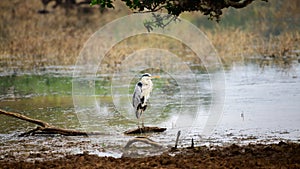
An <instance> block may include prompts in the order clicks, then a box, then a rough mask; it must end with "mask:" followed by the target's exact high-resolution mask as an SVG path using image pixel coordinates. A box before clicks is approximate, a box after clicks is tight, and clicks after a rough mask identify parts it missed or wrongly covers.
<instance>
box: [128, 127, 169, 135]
mask: <svg viewBox="0 0 300 169" xmlns="http://www.w3.org/2000/svg"><path fill="white" fill-rule="evenodd" d="M166 130H167V128H160V127H146V126H144V127H140V128H136V129H131V130H128V131H125V132H124V134H143V133H159V132H164V131H166Z"/></svg>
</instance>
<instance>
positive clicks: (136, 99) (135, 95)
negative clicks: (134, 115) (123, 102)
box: [132, 82, 143, 110]
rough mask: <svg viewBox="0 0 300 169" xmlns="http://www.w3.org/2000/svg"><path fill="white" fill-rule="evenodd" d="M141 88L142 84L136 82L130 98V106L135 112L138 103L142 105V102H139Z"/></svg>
mask: <svg viewBox="0 0 300 169" xmlns="http://www.w3.org/2000/svg"><path fill="white" fill-rule="evenodd" d="M142 86H143V84H142V83H141V82H138V83H137V84H136V85H135V88H134V92H133V96H132V105H133V107H134V109H135V110H137V107H138V105H139V104H140V103H142V100H141V94H142Z"/></svg>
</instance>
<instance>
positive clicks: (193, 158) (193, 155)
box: [0, 142, 300, 169]
mask: <svg viewBox="0 0 300 169" xmlns="http://www.w3.org/2000/svg"><path fill="white" fill-rule="evenodd" d="M175 154H176V155H175ZM0 168H30V169H32V168H65V169H68V168H70V169H73V168H289V169H293V168H300V144H298V143H286V142H279V143H278V144H268V145H263V144H250V145H246V146H238V145H235V144H233V145H231V146H228V147H206V146H202V147H195V148H190V149H188V148H185V149H177V150H176V151H175V152H174V151H170V152H168V153H164V154H162V155H160V156H153V157H143V158H128V157H122V158H113V157H98V156H95V155H88V154H78V155H69V156H66V157H64V158H61V159H57V160H52V161H51V160H50V161H47V160H45V161H35V162H24V161H9V160H5V159H4V160H2V161H0Z"/></svg>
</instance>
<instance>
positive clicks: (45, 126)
mask: <svg viewBox="0 0 300 169" xmlns="http://www.w3.org/2000/svg"><path fill="white" fill-rule="evenodd" d="M0 114H3V115H6V116H11V117H14V118H18V119H20V120H24V121H27V122H30V123H34V124H37V125H39V126H38V127H36V128H35V129H32V130H30V131H28V132H25V133H22V134H20V135H19V136H21V137H22V136H29V135H35V134H60V135H64V136H87V135H100V134H101V133H98V132H84V131H78V130H71V129H63V128H59V127H55V126H52V125H50V124H49V123H47V122H44V121H42V120H38V119H32V118H29V117H27V116H24V115H22V114H19V113H15V112H8V111H5V110H2V109H0Z"/></svg>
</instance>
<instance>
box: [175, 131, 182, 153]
mask: <svg viewBox="0 0 300 169" xmlns="http://www.w3.org/2000/svg"><path fill="white" fill-rule="evenodd" d="M180 132H181V131H180V130H179V131H178V132H177V138H176V142H175V147H174V148H175V149H176V148H177V145H178V141H179V136H180Z"/></svg>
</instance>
